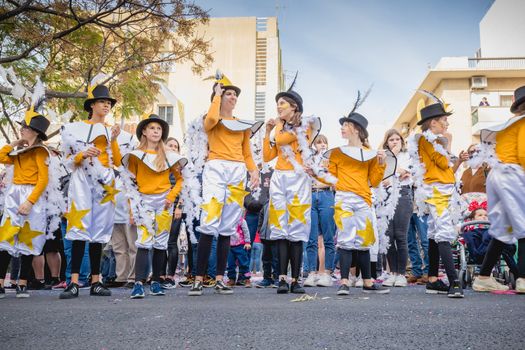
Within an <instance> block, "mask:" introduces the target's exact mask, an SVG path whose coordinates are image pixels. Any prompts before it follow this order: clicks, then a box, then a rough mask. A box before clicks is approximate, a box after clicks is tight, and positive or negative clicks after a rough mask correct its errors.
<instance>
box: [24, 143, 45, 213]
mask: <svg viewBox="0 0 525 350" xmlns="http://www.w3.org/2000/svg"><path fill="white" fill-rule="evenodd" d="M48 157H49V153H47V151H46V150H44V149H42V148H38V149H36V150H35V158H36V166H37V168H38V175H37V176H38V179H37V181H36V185H35V188H34V189H33V191H32V192H31V194H30V195H29V197H28V198H27V200H28V201H30V202H31V203H33V204H35V203H36V201H38V198H40V196H41V195H42V193H43V192H44V191H45V189H46V186H47V183H48V181H49V167H48V165H47V164H46V161H47V158H48Z"/></svg>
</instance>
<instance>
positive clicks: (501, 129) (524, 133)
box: [472, 86, 525, 293]
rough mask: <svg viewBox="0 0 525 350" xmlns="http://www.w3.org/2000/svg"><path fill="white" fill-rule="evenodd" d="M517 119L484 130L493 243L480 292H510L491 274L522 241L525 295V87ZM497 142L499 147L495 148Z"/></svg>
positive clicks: (520, 283) (519, 92) (520, 281)
mask: <svg viewBox="0 0 525 350" xmlns="http://www.w3.org/2000/svg"><path fill="white" fill-rule="evenodd" d="M510 111H511V113H513V114H514V117H512V118H510V119H509V120H508V121H507V122H505V123H503V124H502V125H496V126H494V127H491V128H488V129H486V130H482V131H481V141H482V142H483V144H482V147H483V148H485V149H487V148H488V150H487V153H488V154H486V156H487V157H486V158H487V159H486V160H487V163H488V164H489V166H490V167H491V168H492V169H491V171H490V173H489V176H488V178H487V197H488V198H487V199H488V209H489V221H490V230H489V233H490V235H491V236H492V237H494V239H493V240H492V241H491V242H490V244H489V247H488V250H487V254H486V255H485V259H484V260H483V265H482V267H481V271H480V274H479V277H478V278H476V279H475V280H474V283H473V285H472V289H474V290H475V291H478V292H489V291H495V290H508V287H507V286H505V285H502V284H500V283H498V282H497V281H496V280H495V279H494V278H493V277H491V272H492V269H493V267H494V265H495V264H496V262H497V260H498V259H499V258H500V256H501V252H502V250H503V247H504V245H505V244H509V243H512V244H514V243H516V241H518V269H519V276H515V277H518V278H517V280H516V291H517V292H518V293H525V86H522V87H520V88H518V89H516V91H514V103H513V104H512V106H511V107H510ZM493 143H495V148H494V147H493Z"/></svg>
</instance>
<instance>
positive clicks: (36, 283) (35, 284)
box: [29, 280, 46, 290]
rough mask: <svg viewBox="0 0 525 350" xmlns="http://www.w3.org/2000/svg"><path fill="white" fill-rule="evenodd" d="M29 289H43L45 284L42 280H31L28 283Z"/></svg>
mask: <svg viewBox="0 0 525 350" xmlns="http://www.w3.org/2000/svg"><path fill="white" fill-rule="evenodd" d="M29 289H31V290H43V289H46V284H45V283H44V282H43V281H39V280H33V281H31V283H30V284H29Z"/></svg>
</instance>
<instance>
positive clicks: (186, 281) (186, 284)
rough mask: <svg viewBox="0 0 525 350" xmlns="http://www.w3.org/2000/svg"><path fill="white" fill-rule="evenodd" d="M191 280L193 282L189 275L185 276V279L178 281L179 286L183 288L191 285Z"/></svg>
mask: <svg viewBox="0 0 525 350" xmlns="http://www.w3.org/2000/svg"><path fill="white" fill-rule="evenodd" d="M193 282H195V278H194V277H193V276H191V275H188V276H186V279H185V280H184V281H180V282H179V286H181V287H183V288H188V287H191V286H192V285H193Z"/></svg>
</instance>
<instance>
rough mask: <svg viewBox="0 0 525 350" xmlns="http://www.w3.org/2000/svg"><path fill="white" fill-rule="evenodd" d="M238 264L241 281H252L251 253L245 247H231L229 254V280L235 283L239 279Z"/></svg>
mask: <svg viewBox="0 0 525 350" xmlns="http://www.w3.org/2000/svg"><path fill="white" fill-rule="evenodd" d="M237 264H238V265H239V278H238V280H239V281H242V280H247V279H250V253H249V252H248V251H246V249H244V245H236V246H234V247H230V252H229V253H228V268H227V271H228V279H230V280H232V281H235V280H236V279H237V278H236V277H237V272H236V268H237Z"/></svg>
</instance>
